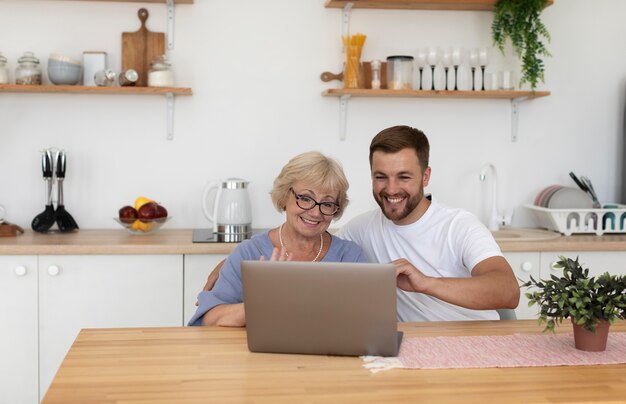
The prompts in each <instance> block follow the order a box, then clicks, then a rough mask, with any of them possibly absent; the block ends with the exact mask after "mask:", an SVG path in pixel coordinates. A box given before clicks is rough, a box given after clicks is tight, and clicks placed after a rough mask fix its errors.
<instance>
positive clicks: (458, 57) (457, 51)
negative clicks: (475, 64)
mask: <svg viewBox="0 0 626 404" xmlns="http://www.w3.org/2000/svg"><path fill="white" fill-rule="evenodd" d="M461 63H463V49H462V48H453V49H452V65H453V66H454V91H457V90H458V89H459V87H458V85H457V84H458V77H459V66H460V65H461Z"/></svg>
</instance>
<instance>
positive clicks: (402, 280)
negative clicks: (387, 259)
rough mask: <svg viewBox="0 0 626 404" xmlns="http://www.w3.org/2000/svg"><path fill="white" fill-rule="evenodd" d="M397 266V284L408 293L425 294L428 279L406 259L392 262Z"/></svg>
mask: <svg viewBox="0 0 626 404" xmlns="http://www.w3.org/2000/svg"><path fill="white" fill-rule="evenodd" d="M391 263H392V264H393V265H395V266H396V282H397V285H398V287H399V288H400V289H402V290H404V291H406V292H423V291H424V290H425V283H426V281H427V280H428V277H427V276H426V275H424V274H423V273H421V272H420V271H419V270H418V269H417V268H415V267H414V266H413V264H411V263H410V262H409V261H407V260H406V259H405V258H400V259H397V260H395V261H391Z"/></svg>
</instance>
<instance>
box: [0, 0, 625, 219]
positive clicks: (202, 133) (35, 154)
mask: <svg viewBox="0 0 626 404" xmlns="http://www.w3.org/2000/svg"><path fill="white" fill-rule="evenodd" d="M323 3H324V1H323V0H306V1H304V0H300V1H294V0H265V1H258V0H242V1H237V2H233V1H230V0H196V1H195V4H193V5H181V6H177V7H176V30H175V35H176V37H175V49H174V50H173V51H171V54H170V56H171V59H172V60H173V63H174V66H175V71H176V77H177V81H178V84H179V85H180V86H185V87H192V88H193V92H194V95H193V96H191V97H178V98H177V99H176V112H175V139H174V140H173V141H167V140H166V138H165V99H164V97H160V96H121V95H107V96H104V95H63V94H32V95H28V94H8V93H0V204H3V205H5V207H6V208H7V211H8V219H9V220H10V221H12V222H15V223H18V224H21V225H22V226H25V227H30V222H31V220H32V218H33V217H34V216H35V215H36V214H37V213H39V212H40V211H42V210H43V207H44V192H43V189H44V186H43V185H42V180H41V169H40V150H41V149H42V148H44V147H51V146H56V147H60V148H65V149H66V150H67V151H68V174H67V180H66V181H65V184H66V187H65V190H66V195H65V199H66V200H65V202H66V207H67V209H68V210H69V211H70V212H71V213H72V214H73V215H74V217H75V218H76V219H77V221H78V222H79V224H80V225H81V227H82V228H115V227H116V226H118V225H117V224H116V223H114V222H113V220H112V218H113V217H114V216H116V214H117V210H118V209H119V208H120V207H121V206H122V205H125V204H130V203H132V202H133V201H134V199H135V197H137V196H140V195H145V196H148V197H152V198H154V199H156V200H158V201H160V202H161V203H163V204H164V205H165V206H166V207H167V208H168V209H169V211H170V214H171V216H173V220H172V221H171V222H169V223H168V225H167V226H168V227H170V228H199V227H208V226H209V225H210V224H209V222H208V221H207V220H206V219H204V217H203V215H202V213H201V209H200V196H201V194H202V190H203V187H204V186H205V184H206V183H207V182H208V181H209V180H211V179H216V178H225V177H228V176H238V177H242V178H245V179H248V180H249V181H250V182H251V196H252V200H253V207H254V212H253V214H254V226H255V227H270V226H275V225H277V224H279V223H280V222H281V216H280V215H279V214H278V213H276V212H275V211H274V210H273V208H272V206H271V203H270V200H269V197H268V195H267V193H268V192H269V190H270V187H271V184H272V181H273V178H274V177H275V175H276V174H277V173H278V171H279V169H280V167H282V165H283V164H284V163H286V161H287V160H288V159H289V158H290V157H292V156H293V155H295V154H297V153H299V152H303V151H307V150H312V149H317V150H320V151H322V152H324V153H327V154H329V155H332V156H334V157H337V158H338V159H339V160H341V161H342V163H343V165H344V168H345V170H346V173H347V175H348V178H349V179H350V181H351V184H352V186H351V189H350V192H349V194H350V197H351V199H352V203H351V205H350V207H349V208H348V210H347V212H346V214H345V216H344V218H343V219H342V220H341V221H340V222H339V223H338V225H340V224H341V223H343V222H345V220H347V219H349V218H351V217H353V216H355V215H356V214H358V213H360V212H362V211H364V210H365V209H368V208H370V207H373V206H375V205H374V202H373V200H372V197H371V192H370V182H369V168H368V163H367V150H368V145H369V142H370V140H371V138H372V137H373V136H374V135H375V134H376V133H377V132H378V131H379V130H381V129H383V128H385V127H388V126H392V125H397V124H406V125H411V126H414V127H418V128H421V129H422V130H424V131H425V132H426V134H427V135H428V136H429V138H430V141H431V148H432V153H431V166H432V169H433V173H432V179H431V185H430V186H429V188H427V189H428V190H429V191H430V192H432V193H433V194H434V196H435V198H437V199H438V200H439V201H441V202H443V203H446V204H448V205H452V206H458V207H463V208H465V209H468V210H470V211H472V212H474V213H476V214H478V215H479V216H481V217H484V215H485V212H486V209H485V207H488V205H487V204H488V201H489V198H488V192H487V191H488V189H487V188H488V184H485V183H481V182H479V180H478V174H479V171H480V168H481V167H482V165H483V164H485V163H487V162H492V163H494V164H495V166H496V167H497V169H498V173H499V184H498V188H499V203H500V207H501V209H503V210H510V209H514V208H515V212H516V215H515V219H514V224H516V225H531V224H532V222H531V221H530V217H529V216H528V215H527V214H526V213H525V212H524V209H523V208H521V205H523V204H525V203H531V202H532V200H533V199H534V197H535V195H536V194H537V193H538V192H539V191H540V190H541V189H542V188H543V187H545V186H548V185H551V184H564V185H570V186H573V183H572V182H571V180H570V179H569V177H568V172H569V171H571V170H573V171H575V172H576V173H579V174H585V175H587V176H589V177H590V178H592V179H593V180H594V184H595V187H596V189H597V191H598V193H599V197H600V199H601V200H602V201H607V202H608V201H615V200H616V198H617V197H618V195H619V181H620V178H619V176H618V175H616V174H617V173H618V172H619V171H620V170H621V154H620V150H621V145H622V140H621V137H622V135H621V133H622V129H621V128H622V121H623V117H622V115H623V110H624V93H625V91H624V88H625V84H626V52H624V47H623V41H622V39H623V38H624V37H626V24H624V23H623V18H624V15H626V2H624V1H621V0H596V1H594V2H593V5H591V4H590V2H588V1H584V0H556V1H555V4H554V5H553V6H552V7H549V8H548V9H547V10H546V11H545V12H544V13H543V19H544V21H545V23H546V25H547V27H548V29H549V31H550V33H551V34H552V42H551V43H550V44H549V50H550V51H551V53H552V55H553V56H552V57H551V58H548V59H547V60H546V84H545V85H542V86H541V89H547V90H550V91H551V92H552V95H551V96H550V97H546V98H540V99H536V100H532V101H529V102H525V103H523V104H522V105H521V108H520V122H519V141H518V142H516V143H512V142H511V140H510V120H509V119H510V106H509V105H510V104H509V102H508V101H506V100H440V99H385V98H371V99H365V98H354V99H352V100H350V102H349V106H348V109H349V111H348V134H347V139H346V140H345V141H343V142H341V141H339V138H338V128H339V107H338V104H339V102H338V99H336V98H327V97H322V96H321V95H320V94H321V92H322V91H323V90H324V89H325V88H328V87H329V84H326V83H322V82H321V81H320V80H319V75H320V73H321V72H323V71H326V70H330V71H335V72H337V71H339V70H340V66H341V62H342V61H341V47H340V44H341V41H340V34H341V30H340V29H341V25H340V19H341V11H340V10H338V9H326V8H324V7H323ZM140 7H146V8H147V9H148V10H149V11H150V18H149V20H148V28H149V29H150V30H152V31H161V32H164V31H165V30H166V24H165V7H164V6H163V5H162V4H148V3H114V2H76V1H50V0H46V1H24V0H19V1H17V0H1V1H0V38H2V41H0V46H1V47H2V49H0V52H2V53H3V54H4V55H5V56H7V57H8V59H9V66H10V67H11V69H13V68H14V67H15V65H16V60H17V58H18V57H19V56H21V54H22V52H23V51H26V50H30V51H33V52H35V54H36V55H37V56H38V57H39V58H40V59H41V60H42V65H43V66H44V67H45V65H46V61H47V57H48V55H49V54H50V53H61V54H64V55H68V56H71V57H74V58H80V56H81V54H82V52H83V51H84V50H103V51H106V52H108V54H109V57H110V65H111V67H112V68H114V69H115V70H117V71H119V68H120V64H121V33H122V32H124V31H135V30H136V29H138V19H137V16H136V13H137V10H138V9H139V8H140ZM491 21H492V14H491V13H489V12H443V11H430V12H427V11H387V10H354V11H353V12H352V20H351V31H352V32H353V33H354V32H362V33H365V34H367V35H368V38H367V41H366V44H365V49H364V52H363V58H364V59H365V60H371V59H374V58H378V59H384V58H385V57H386V56H388V55H391V54H398V53H401V54H407V53H408V54H415V52H416V50H417V49H418V48H420V47H426V46H430V45H438V46H442V47H448V46H453V45H462V46H465V47H476V46H485V45H490V44H491V39H490V24H491ZM495 52H496V51H495V50H494V52H493V55H494V64H493V66H490V67H489V68H488V69H495V70H498V69H500V68H502V67H506V66H510V65H511V64H512V63H513V62H512V61H511V59H510V58H508V59H506V58H502V57H501V56H499V55H497V54H496V53H495ZM330 86H339V83H338V82H334V83H331V84H330ZM624 202H626V201H624Z"/></svg>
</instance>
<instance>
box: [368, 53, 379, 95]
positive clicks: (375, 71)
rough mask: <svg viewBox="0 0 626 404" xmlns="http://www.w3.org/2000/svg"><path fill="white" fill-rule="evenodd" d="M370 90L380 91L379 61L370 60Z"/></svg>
mask: <svg viewBox="0 0 626 404" xmlns="http://www.w3.org/2000/svg"><path fill="white" fill-rule="evenodd" d="M370 66H371V68H372V90H380V66H381V64H380V60H372V62H371V63H370Z"/></svg>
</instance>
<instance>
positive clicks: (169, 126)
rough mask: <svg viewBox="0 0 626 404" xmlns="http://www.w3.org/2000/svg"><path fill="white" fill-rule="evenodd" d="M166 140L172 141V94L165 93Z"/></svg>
mask: <svg viewBox="0 0 626 404" xmlns="http://www.w3.org/2000/svg"><path fill="white" fill-rule="evenodd" d="M165 108H166V112H165V113H166V120H167V140H174V94H172V93H165Z"/></svg>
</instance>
